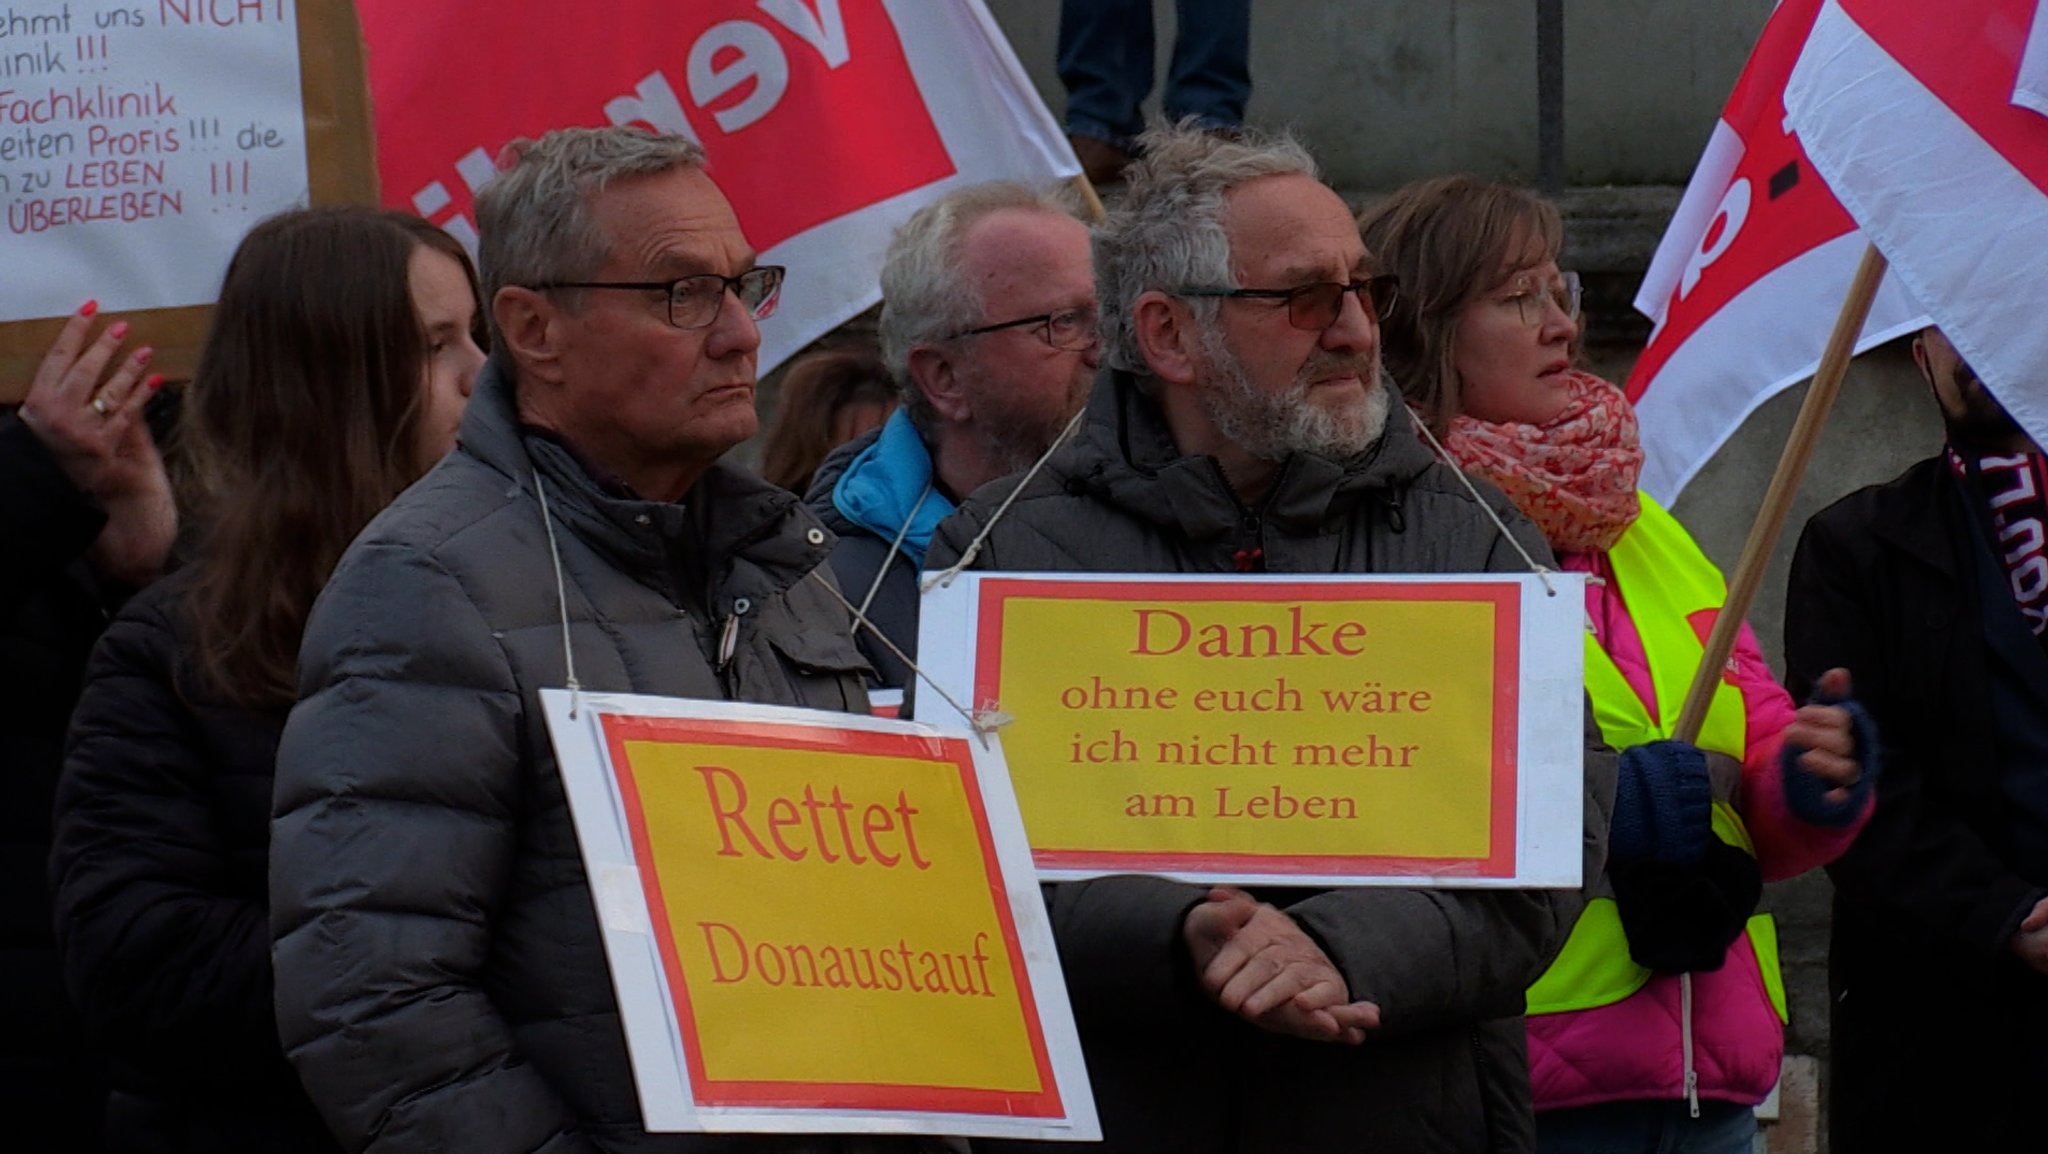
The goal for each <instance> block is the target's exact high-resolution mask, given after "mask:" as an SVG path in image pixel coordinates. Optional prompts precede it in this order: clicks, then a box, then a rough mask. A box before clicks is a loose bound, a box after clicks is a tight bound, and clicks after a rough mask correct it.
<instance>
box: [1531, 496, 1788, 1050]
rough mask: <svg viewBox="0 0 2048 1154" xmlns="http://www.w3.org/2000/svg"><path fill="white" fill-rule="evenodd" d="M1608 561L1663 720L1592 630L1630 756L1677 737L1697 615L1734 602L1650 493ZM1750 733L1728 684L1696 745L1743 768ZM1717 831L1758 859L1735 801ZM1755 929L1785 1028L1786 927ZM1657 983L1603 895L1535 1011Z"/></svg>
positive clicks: (1762, 919) (1764, 920)
mask: <svg viewBox="0 0 2048 1154" xmlns="http://www.w3.org/2000/svg"><path fill="white" fill-rule="evenodd" d="M1607 560H1608V562H1609V564H1610V565H1611V566H1612V567H1613V570H1614V582H1615V584H1616V585H1617V586H1618V587H1619V589H1620V593H1621V596H1622V601H1623V603H1624V604H1625V605H1626V606H1627V607H1628V611H1629V617H1630V618H1631V619H1632V620H1633V621H1634V622H1635V625H1636V631H1637V632H1638V633H1639V634H1641V635H1642V640H1643V653H1644V656H1645V657H1646V658H1648V660H1649V666H1650V681H1651V684H1652V686H1653V687H1654V689H1655V692H1656V697H1657V720H1654V721H1653V720H1651V718H1650V711H1649V710H1648V709H1646V708H1644V706H1643V701H1642V699H1641V698H1640V697H1637V696H1636V691H1635V690H1634V689H1632V688H1631V687H1630V686H1629V683H1628V678H1627V677H1625V676H1624V675H1623V674H1622V672H1621V670H1620V668H1619V667H1617V666H1616V665H1615V664H1614V659H1613V658H1611V657H1609V656H1608V655H1607V651H1606V650H1604V649H1602V648H1601V647H1600V642H1599V639H1598V638H1596V637H1594V635H1593V631H1592V629H1591V628H1590V627H1589V628H1588V629H1587V630H1586V692H1587V693H1588V694H1589V695H1590V696H1591V697H1592V699H1593V716H1594V718H1595V719H1596V720H1597V721H1598V722H1599V723H1600V733H1601V735H1602V736H1603V737H1605V738H1606V739H1607V744H1609V745H1611V746H1613V747H1614V748H1616V749H1627V748H1628V747H1629V746H1631V745H1641V744H1643V743H1644V742H1649V741H1661V740H1663V739H1665V738H1668V737H1670V736H1671V731H1672V729H1673V728H1674V727H1675V726H1676V725H1677V724H1678V715H1679V712H1680V711H1681V710H1682V709H1683V708H1684V706H1685V695H1686V691H1687V690H1688V689H1689V688H1690V687H1691V685H1692V678H1693V673H1694V672H1695V671H1696V670H1697V669H1698V668H1699V664H1700V658H1701V657H1702V656H1703V655H1704V654H1705V652H1706V646H1705V645H1704V644H1702V643H1701V641H1700V637H1699V634H1698V633H1696V632H1694V629H1693V624H1692V622H1693V618H1694V616H1695V615H1697V614H1699V613H1700V612H1701V611H1703V610H1715V609H1719V608H1720V607H1721V604H1722V602H1723V601H1725V600H1727V596H1728V587H1727V584H1726V583H1725V582H1724V581H1723V580H1722V579H1721V571H1720V570H1719V569H1716V568H1715V567H1714V563H1713V562H1711V561H1709V560H1707V557H1706V554H1704V553H1701V552H1700V548H1699V546H1698V545H1696V544H1694V543H1693V539H1692V536H1691V535H1690V534H1688V533H1687V532H1686V531H1685V527H1684V526H1682V525H1680V524H1679V523H1678V521H1677V520H1676V519H1675V518H1673V517H1672V516H1671V514H1669V513H1667V512H1665V511H1664V509H1663V508H1662V507H1661V506H1659V505H1658V504H1657V503H1656V502H1655V501H1652V500H1651V499H1650V497H1649V495H1648V494H1643V495H1642V513H1641V515H1639V516H1638V517H1637V518H1636V520H1635V523H1634V524H1633V525H1630V526H1629V528H1628V531H1627V532H1626V533H1623V534H1622V536H1621V540H1620V541H1618V542H1616V543H1615V545H1614V548H1612V549H1610V550H1609V551H1608V553H1607ZM1748 729H1749V723H1748V716H1747V715H1746V713H1745V712H1744V710H1743V705H1742V691H1741V690H1739V689H1737V688H1736V687H1734V686H1732V685H1729V684H1728V683H1727V682H1726V681H1723V682H1722V683H1721V684H1720V685H1718V686H1716V687H1715V689H1714V696H1713V700H1712V702H1711V703H1710V704H1709V705H1708V707H1707V717H1706V721H1705V722H1704V723H1703V724H1702V725H1701V726H1700V735H1699V739H1698V741H1697V742H1696V744H1698V745H1699V747H1700V748H1702V749H1706V750H1712V751H1714V752H1716V753H1724V754H1727V755H1728V756H1730V757H1732V758H1734V759H1735V760H1736V761H1738V762H1739V761H1741V760H1742V756H1743V753H1744V750H1745V746H1746V743H1747V739H1748ZM1713 824H1714V836H1715V837H1718V838H1720V839H1721V840H1722V841H1724V842H1726V843H1728V844H1729V845H1732V846H1737V847H1739V848H1740V849H1742V850H1743V851H1744V852H1746V853H1748V854H1750V855H1751V856H1755V854H1756V846H1755V844H1754V843H1753V842H1751V840H1750V837H1749V830H1748V829H1746V828H1745V827H1744V826H1743V824H1742V818H1741V816H1740V815H1738V814H1737V813H1736V812H1735V807H1734V806H1732V805H1730V804H1728V802H1727V800H1726V799H1723V798H1718V797H1717V798H1715V800H1714V815H1713ZM1745 932H1746V933H1747V934H1748V936H1749V941H1750V945H1751V947H1752V948H1753V949H1754V950H1755V951H1756V957H1757V963H1758V965H1759V967H1760V968H1761V969H1762V971H1763V980H1764V988H1765V990H1766V991H1768V992H1769V994H1770V998H1771V1005H1772V1007H1773V1008H1775V1009H1776V1010H1777V1011H1778V1018H1779V1020H1780V1021H1784V1020H1786V1011H1785V981H1784V977H1783V975H1782V974H1781V973H1780V972H1779V969H1778V933H1777V925H1776V923H1774V922H1773V921H1772V920H1771V916H1770V915H1769V914H1758V915H1756V916H1755V917H1752V918H1750V919H1749V924H1748V926H1747V927H1746V929H1745ZM1649 980H1650V971H1649V970H1647V969H1645V968H1643V967H1642V966H1639V965H1637V964H1636V963H1635V960H1634V959H1633V958H1630V957H1629V955H1628V937H1627V935H1626V934H1624V933H1623V932H1622V928H1621V914H1620V911H1619V910H1617V909H1616V908H1615V905H1614V899H1612V898H1595V899H1593V900H1592V901H1590V902H1588V903H1586V909H1585V912H1584V913H1582V914H1580V915H1579V920H1578V924H1576V925H1575V926H1573V927H1572V932H1571V936H1570V937H1569V938H1567V939H1566V940H1565V945H1564V950H1563V952H1561V953H1559V954H1558V956H1557V960H1556V961H1554V962H1552V963H1551V964H1550V968H1549V969H1548V970H1545V971H1544V973H1543V976H1542V977H1540V978H1538V979H1536V984H1535V985H1533V986H1531V987H1529V993H1528V1012H1529V1013H1531V1014H1556V1013H1563V1012H1565V1011H1568V1010H1585V1009H1591V1008H1592V1007H1594V1006H1605V1005H1609V1004H1611V1003H1614V1002H1619V1001H1621V1000H1622V999H1623V998H1626V997H1628V996H1629V995H1630V994H1633V993H1635V992H1636V991H1637V990H1640V989H1642V988H1643V986H1644V985H1645V984H1646V983H1647V982H1649Z"/></svg>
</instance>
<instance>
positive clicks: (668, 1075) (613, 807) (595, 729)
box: [540, 689, 1102, 1142]
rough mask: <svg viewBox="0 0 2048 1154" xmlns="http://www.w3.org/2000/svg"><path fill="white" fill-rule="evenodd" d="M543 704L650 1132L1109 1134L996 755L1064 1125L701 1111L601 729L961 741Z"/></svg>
mask: <svg viewBox="0 0 2048 1154" xmlns="http://www.w3.org/2000/svg"><path fill="white" fill-rule="evenodd" d="M540 698H541V707H542V709H543V711H544V717H545V718H546V721H547V725H548V735H549V737H550V739H551V740H552V742H553V745H554V749H555V757H556V762H557V764H558V765H559V766H560V769H561V777H562V788H563V791H564V792H565V793H566V794H567V795H568V798H569V810H570V814H571V816H572V818H573V819H574V821H575V825H576V838H577V842H578V844H579V845H580V846H581V849H582V853H583V864H584V869H585V871H586V873H587V874H588V876H589V881H590V889H591V899H592V901H593V902H594V903H595V904H596V906H597V913H598V922H599V927H600V931H601V933H602V935H603V938H604V948H605V957H606V959H607V960H608V961H609V963H610V968H611V973H612V984H613V988H614V990H615V992H616V993H617V995H618V999H619V1016H620V1019H621V1021H622V1022H623V1023H624V1026H625V1031H626V1046H627V1051H628V1054H629V1055H630V1057H631V1059H632V1065H633V1081H634V1085H635V1088H636V1089H637V1090H638V1091H639V1097H640V1107H641V1113H642V1123H643V1124H644V1125H645V1126H646V1128H647V1130H648V1132H650V1133H670V1132H711V1133H789V1134H919V1135H934V1136H957V1137H983V1138H1025V1139H1034V1140H1038V1141H1047V1140H1051V1141H1076V1142H1092V1141H1099V1140H1100V1139H1101V1137H1102V1130H1101V1123H1100V1122H1099V1120H1098V1118H1097V1115H1096V1112H1095V1098H1094V1095H1093V1093H1092V1091H1091V1089H1090V1086H1089V1082H1088V1072H1087V1068H1086V1066H1085V1065H1084V1063H1083V1061H1082V1057H1081V1042H1080V1037H1079V1035H1078V1034H1077V1033H1076V1031H1075V1028H1074V1012H1073V1007H1072V1005H1071V1004H1070V1003H1069V1001H1068V999H1067V985H1066V981H1065V979H1064V977H1063V976H1062V974H1061V971H1060V964H1059V952H1058V950H1057V949H1056V948H1055V946H1054V944H1053V936H1052V924H1051V921H1050V918H1049V917H1048V915H1047V913H1046V910H1045V904H1044V901H1043V899H1042V898H1041V897H1040V895H1039V889H1038V880H1037V877H1036V876H1035V873H1034V871H1033V868H1032V864H1031V858H1030V851H1029V849H1028V848H1027V847H1026V844H1025V841H1024V832H1023V831H1024V822H1023V818H1022V817H1021V816H1020V815H1019V813H1018V811H1017V799H1016V795H1015V794H1014V793H1013V792H1012V791H1011V789H1010V776H1009V771H1008V769H1007V767H1006V766H1005V765H1004V764H1003V760H1002V751H1001V749H1000V748H999V747H998V746H997V744H996V743H994V742H989V743H987V744H986V745H984V744H983V743H981V742H978V741H974V740H972V739H971V738H970V739H969V741H968V743H967V744H968V747H969V749H970V750H971V751H972V753H973V758H974V774H975V778H976V781H977V784H978V785H979V787H980V789H981V799H982V806H983V809H984V812H985V814H986V815H987V818H988V825H989V832H990V835H991V837H992V838H993V839H994V841H995V856H996V864H997V868H998V869H999V871H1000V872H1001V874H1002V880H1003V885H1004V888H1005V890H1006V891H1007V892H1008V894H1009V897H1010V915H1011V917H1012V918H1013V919H1014V921H1015V924H1016V929H1017V941H1018V945H1019V947H1020V948H1021V949H1022V951H1023V954H1024V969H1025V975H1026V977H1027V978H1028V980H1029V981H1030V982H1031V993H1032V996H1033V999H1034V1002H1035V1004H1036V1005H1037V1008H1038V1014H1039V1019H1040V1022H1041V1024H1042V1028H1043V1030H1044V1036H1045V1045H1046V1054H1047V1057H1048V1059H1049V1061H1050V1064H1051V1067H1052V1073H1053V1080H1054V1084H1055V1085H1056V1086H1057V1088H1058V1091H1059V1095H1060V1101H1061V1103H1062V1105H1063V1106H1064V1107H1065V1109H1066V1112H1067V1113H1066V1117H1065V1118H1062V1119H1050V1118H1013V1117H1007V1116H1002V1115H995V1114H953V1113H937V1112H910V1111H884V1110H820V1109H800V1108H793V1107H764V1106H699V1105H696V1104H695V1102H694V1098H693V1096H692V1094H691V1092H690V1083H689V1068H688V1065H687V1063H686V1062H685V1060H684V1057H683V1049H682V1038H681V1034H680V1032H679V1028H678V1026H677V1020H678V1019H677V1014H676V1007H675V1005H674V1002H673V1000H672V999H671V997H670V992H669V987H668V983H667V981H666V980H665V979H664V977H663V971H662V962H661V955H660V948H659V946H658V944H657V942H656V939H655V936H654V933H653V928H652V927H653V917H652V915H651V914H650V912H649V908H648V904H647V894H646V891H645V889H644V887H643V886H642V885H641V881H640V871H639V865H638V861H637V859H636V857H635V855H634V852H633V844H632V838H631V837H630V836H629V835H628V832H627V830H628V825H627V821H626V810H625V804H624V801H623V799H622V798H621V796H620V794H619V791H618V784H617V778H616V777H615V776H614V774H613V771H612V767H611V754H610V750H609V748H608V746H607V744H606V742H605V739H604V730H603V728H602V725H601V723H600V720H599V719H600V718H601V717H602V716H604V715H607V714H613V715H617V714H625V715H631V716H636V717H663V718H681V719H686V720H703V721H726V722H733V721H739V722H748V723H753V724H762V725H783V726H792V727H807V728H818V729H836V730H848V729H852V730H864V731H868V732H873V733H891V734H906V735H910V736H917V737H929V738H945V739H952V738H956V737H958V736H959V734H957V733H948V732H945V731H942V730H940V729H938V728H936V727H933V726H929V725H920V724H917V723H915V722H904V721H895V720H890V719H885V718H876V717H869V716H866V715H862V714H849V713H827V712H823V711H819V710H809V709H797V708H791V707H784V706H772V705H751V704H744V703H739V702H726V701H705V700H696V699H689V698H673V697H651V696H645V695H641V694H630V693H575V694H572V693H571V692H570V691H569V690H566V689H542V690H541V691H540Z"/></svg>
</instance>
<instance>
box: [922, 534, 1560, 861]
mask: <svg viewBox="0 0 2048 1154" xmlns="http://www.w3.org/2000/svg"><path fill="white" fill-rule="evenodd" d="M1548 580H1549V584H1548V585H1545V584H1543V583H1542V582H1540V581H1538V579H1535V578H1513V577H1495V576H1490V575H1471V576H1465V575H1459V576H1454V577H1438V578H1429V579H1416V578H1398V577H1397V578H1377V577H1376V578H1370V579H1361V578H1307V579H1304V578H1296V577H1288V578H1282V577H1270V576H1269V577H1252V576H1246V577H1229V578H1214V577H1211V578H1172V577H1157V576H1145V577H1119V576H1110V575H1072V574H1061V575H1053V574H962V575H960V576H959V577H958V578H957V579H956V581H955V584H954V586H953V587H952V588H951V589H937V590H933V591H930V592H928V593H927V594H926V601H925V604H924V607H923V610H922V613H923V620H924V621H925V622H926V624H925V626H924V632H923V634H922V636H921V638H920V651H919V653H920V663H921V664H922V665H923V666H924V667H925V669H926V670H927V672H929V673H930V674H931V675H932V676H933V677H934V678H935V679H936V681H937V683H938V685H939V686H940V687H941V688H943V689H944V690H946V692H947V694H949V695H950V696H952V697H953V698H954V699H955V700H957V701H961V702H970V701H971V702H973V703H974V704H975V706H976V708H978V709H980V710H982V711H984V712H987V711H998V712H1000V713H1002V714H1004V715H1006V716H1008V717H1009V718H1011V719H1012V720H1011V721H1010V722H1009V723H1008V724H1006V725H1005V726H1004V727H1003V729H1002V730H1001V736H1002V742H1003V747H1004V752H1005V759H1006V761H1007V763H1008V765H1009V767H1010V772H1011V777H1012V784H1013V788H1014V789H1015V792H1016V795H1017V799H1018V803H1019V806H1020V808H1021V809H1022V812H1023V814H1024V821H1025V828H1026V830H1027V831H1028V833H1029V835H1030V838H1031V844H1032V849H1033V856H1034V860H1035V861H1036V862H1037V864H1038V867H1039V870H1040V872H1041V874H1043V875H1046V876H1058V877H1073V876H1092V875H1095V874H1101V873H1113V872H1147V873H1162V874H1169V875H1172V876H1176V877H1186V878H1189V879H1190V880H1210V881H1224V880H1231V881H1255V880H1267V881H1290V880H1299V881H1308V880H1319V881H1325V882H1329V883H1333V884H1336V883H1353V884H1356V883H1359V882H1364V881H1375V880H1377V881H1384V882H1386V883H1388V884H1415V883H1416V882H1417V881H1418V880H1423V881H1428V882H1433V883H1436V884H1470V885H1503V884H1519V885H1531V884H1570V883H1575V882H1576V876H1577V870H1578V860H1579V850H1578V844H1579V833H1578V829H1577V823H1578V821H1579V817H1580V812H1581V811H1580V806H1579V798H1580V794H1579V784H1578V783H1579V779H1580V773H1581V769H1580V762H1581V759H1582V756H1583V746H1582V736H1583V712H1582V706H1581V701H1582V697H1581V690H1580V688H1579V686H1580V681H1579V669H1578V667H1577V662H1578V661H1579V659H1580V656H1581V651H1580V648H1579V646H1580V640H1579V630H1580V629H1581V628H1582V627H1583V610H1582V608H1581V606H1582V605H1583V600H1582V598H1583V592H1582V590H1583V585H1582V584H1581V583H1580V581H1579V579H1577V578H1569V577H1560V576H1557V575H1551V576H1550V577H1549V579H1548ZM962 638H968V639H971V644H969V645H962V644H961V639H962ZM949 642H950V644H949ZM940 696H941V695H939V694H930V695H926V696H925V697H923V698H921V700H920V716H922V717H924V718H925V719H926V720H930V721H933V722H934V723H936V724H941V725H959V724H962V722H961V721H960V719H958V718H954V717H946V716H942V715H943V713H944V708H943V706H939V707H936V708H937V711H936V712H935V711H934V710H935V707H934V705H933V703H932V699H933V698H937V697H940ZM1532 775H1533V776H1532ZM1560 796H1568V797H1569V801H1570V804H1569V806H1558V805H1555V804H1550V803H1551V802H1552V801H1554V800H1555V799H1556V798H1557V797H1560ZM1532 802H1533V803H1534V806H1533V808H1532ZM1532 819H1534V820H1535V821H1537V822H1538V823H1539V828H1532V826H1531V820H1532ZM1532 835H1533V836H1532ZM1532 854H1534V855H1535V856H1533V857H1532V856H1531V855H1532ZM1539 879H1551V881H1549V882H1545V881H1542V880H1539Z"/></svg>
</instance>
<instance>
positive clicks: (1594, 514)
mask: <svg viewBox="0 0 2048 1154" xmlns="http://www.w3.org/2000/svg"><path fill="white" fill-rule="evenodd" d="M1567 383H1568V386H1569V390H1570V399H1569V400H1568V402H1567V403H1566V406H1565V410H1564V412H1563V413H1561V414H1559V415H1558V417H1557V418H1556V419H1554V420H1552V421H1551V422H1550V423H1548V424H1545V425H1524V424H1514V423H1510V424H1498V425H1497V424H1493V423H1491V422H1488V421H1478V420H1474V419H1472V418H1471V417H1464V416H1460V417H1455V418H1453V419H1452V420H1451V427H1450V430H1449V431H1448V432H1447V433H1446V434H1445V436H1444V448H1445V450H1446V451H1448V452H1449V453H1450V455H1451V460H1452V461H1453V462H1454V463H1456V464H1457V465H1458V467H1460V468H1462V469H1464V470H1465V471H1466V472H1468V473H1473V474H1476V475H1478V476H1481V477H1484V478H1486V479H1487V480H1489V481H1492V482H1493V483H1494V484H1496V485H1498V486H1500V488H1501V491H1502V492H1504V493H1506V494H1507V495H1508V500H1510V501H1513V502H1514V503H1515V508H1517V509H1520V510H1521V511H1522V512H1523V513H1525V514H1527V515H1528V517H1529V519H1530V520H1532V521H1534V522H1536V527H1537V528H1538V529H1540V530H1542V531H1543V536H1544V538H1545V539H1546V540H1548V541H1549V542H1550V547H1551V548H1553V549H1555V550H1557V551H1558V552H1560V553H1582V552H1605V551H1607V550H1608V549H1611V548H1613V547H1614V543H1615V542H1616V541H1619V540H1621V535H1622V534H1623V533H1625V532H1627V531H1628V527H1629V526H1630V525H1631V524H1633V523H1634V522H1635V519H1636V515H1637V514H1638V513H1640V512H1641V511H1642V505H1641V502H1640V501H1639V500H1638V499H1637V497H1636V480H1637V479H1638V478H1639V477H1641V476H1642V472H1643V449H1642V445H1641V443H1640V442H1639V441H1638V439H1637V436H1636V413H1635V409H1634V408H1633V407H1631V406H1630V405H1629V403H1628V398H1627V397H1625V396H1623V395H1622V392H1621V390H1620V389H1619V388H1616V387H1615V386H1614V385H1612V384H1610V383H1609V382H1607V381H1603V380H1601V379H1600V378H1599V377H1596V376H1594V375H1593V374H1591V373H1585V372H1580V371H1578V370H1576V369H1574V370H1572V371H1571V373H1570V376H1569V379H1568V382H1567Z"/></svg>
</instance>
